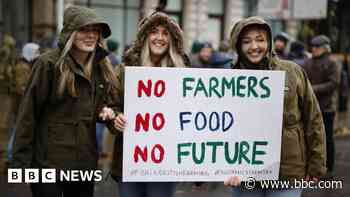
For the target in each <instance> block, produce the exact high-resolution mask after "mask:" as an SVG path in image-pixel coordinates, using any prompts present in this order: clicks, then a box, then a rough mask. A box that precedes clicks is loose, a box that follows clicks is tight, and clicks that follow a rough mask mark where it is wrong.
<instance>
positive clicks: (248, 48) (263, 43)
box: [240, 27, 268, 64]
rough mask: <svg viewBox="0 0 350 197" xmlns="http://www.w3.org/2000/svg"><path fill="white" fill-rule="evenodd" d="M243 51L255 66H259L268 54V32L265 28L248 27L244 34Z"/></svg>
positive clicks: (242, 40) (242, 37)
mask: <svg viewBox="0 0 350 197" xmlns="http://www.w3.org/2000/svg"><path fill="white" fill-rule="evenodd" d="M240 47H241V51H242V53H243V55H244V56H245V57H246V58H247V59H248V60H249V61H250V62H251V63H253V64H258V63H259V62H260V61H261V60H262V59H263V58H264V57H265V56H266V54H267V52H268V39H267V31H266V30H265V29H263V28H258V27H248V28H247V29H245V30H244V31H243V32H242V36H241V46H240Z"/></svg>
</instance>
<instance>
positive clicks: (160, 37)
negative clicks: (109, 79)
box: [112, 12, 190, 197]
mask: <svg viewBox="0 0 350 197" xmlns="http://www.w3.org/2000/svg"><path fill="white" fill-rule="evenodd" d="M124 66H149V67H186V66H190V64H189V60H188V58H187V56H186V55H185V52H184V49H183V35H182V31H181V29H180V27H179V25H178V24H177V23H176V22H175V21H174V20H172V19H171V18H170V17H169V16H168V15H166V14H164V13H162V12H155V13H153V14H152V15H151V16H149V17H147V18H145V19H143V20H142V21H141V22H140V24H139V31H138V33H137V39H136V41H135V42H134V44H133V45H132V46H131V48H130V49H129V50H128V51H127V52H126V54H125V56H124V59H123V64H122V65H120V66H119V67H118V68H117V76H118V87H119V89H118V108H119V112H118V116H117V117H116V119H115V121H114V123H115V128H117V130H118V131H120V132H117V133H116V139H115V146H114V158H113V163H112V176H113V177H114V178H115V179H116V180H117V182H118V188H119V196H120V197H124V196H125V197H126V196H127V197H151V196H152V197H170V196H173V194H174V192H175V183H169V182H166V183H155V182H142V183H141V182H136V183H131V182H129V183H122V182H121V178H122V177H121V175H122V158H123V156H122V152H123V136H122V132H123V130H124V128H125V124H126V119H125V117H124V115H123V112H122V109H123V104H124V101H123V98H124ZM126 86H127V84H126Z"/></svg>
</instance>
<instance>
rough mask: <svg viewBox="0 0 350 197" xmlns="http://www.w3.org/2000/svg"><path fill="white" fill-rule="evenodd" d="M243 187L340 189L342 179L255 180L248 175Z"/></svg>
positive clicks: (250, 188)
mask: <svg viewBox="0 0 350 197" xmlns="http://www.w3.org/2000/svg"><path fill="white" fill-rule="evenodd" d="M243 187H244V188H246V189H248V190H253V189H255V188H257V187H259V188H261V189H342V188H343V181H341V180H328V181H327V180H324V181H323V180H322V181H318V182H316V181H306V180H303V179H301V180H293V181H289V180H261V181H256V180H255V179H254V178H253V177H249V178H248V179H247V180H246V181H244V182H243Z"/></svg>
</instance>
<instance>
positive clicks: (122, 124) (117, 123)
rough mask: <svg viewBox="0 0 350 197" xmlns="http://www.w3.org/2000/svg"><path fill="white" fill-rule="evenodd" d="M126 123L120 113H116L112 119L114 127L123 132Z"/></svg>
mask: <svg viewBox="0 0 350 197" xmlns="http://www.w3.org/2000/svg"><path fill="white" fill-rule="evenodd" d="M125 125H126V118H125V116H124V114H122V113H120V114H118V115H117V117H116V118H115V119H114V127H115V128H116V129H118V130H119V131H121V132H123V131H124V129H125Z"/></svg>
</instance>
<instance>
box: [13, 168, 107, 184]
mask: <svg viewBox="0 0 350 197" xmlns="http://www.w3.org/2000/svg"><path fill="white" fill-rule="evenodd" d="M7 175H8V176H7V177H8V178H7V182H8V183H56V181H60V182H62V181H69V182H77V181H94V182H99V181H102V175H103V173H102V170H56V169H51V168H47V169H45V168H44V169H36V168H26V169H20V168H9V169H8V170H7Z"/></svg>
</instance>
